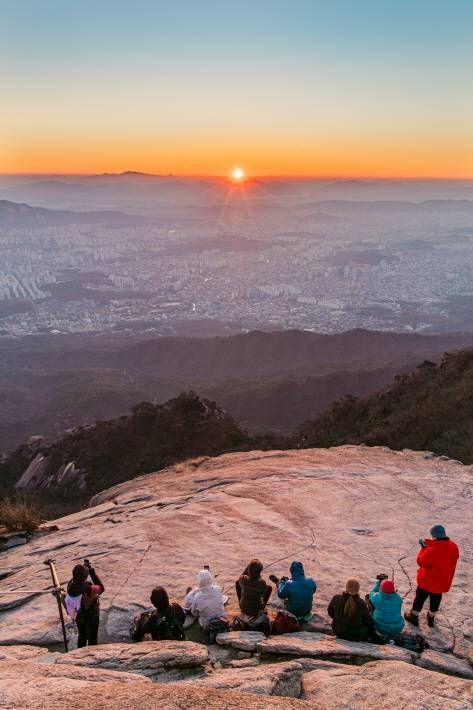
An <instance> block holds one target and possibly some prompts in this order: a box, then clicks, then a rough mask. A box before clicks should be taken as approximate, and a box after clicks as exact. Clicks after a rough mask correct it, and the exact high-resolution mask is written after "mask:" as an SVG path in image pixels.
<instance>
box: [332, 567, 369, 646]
mask: <svg viewBox="0 0 473 710" xmlns="http://www.w3.org/2000/svg"><path fill="white" fill-rule="evenodd" d="M327 611H328V614H329V616H330V618H331V619H332V629H333V632H334V634H335V635H336V636H337V637H338V638H341V639H346V640H347V641H368V640H369V639H370V637H371V635H372V631H373V628H374V627H373V619H372V618H371V614H370V612H369V609H368V607H367V605H366V602H365V601H364V600H363V599H361V597H360V583H359V582H358V580H357V579H353V578H350V579H348V580H347V583H346V587H345V591H344V592H343V594H336V595H335V596H334V597H333V599H332V600H331V602H330V604H329V605H328V609H327Z"/></svg>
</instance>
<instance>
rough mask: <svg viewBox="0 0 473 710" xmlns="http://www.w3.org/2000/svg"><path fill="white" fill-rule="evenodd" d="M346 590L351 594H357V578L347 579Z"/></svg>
mask: <svg viewBox="0 0 473 710" xmlns="http://www.w3.org/2000/svg"><path fill="white" fill-rule="evenodd" d="M346 591H347V594H351V595H355V594H358V593H359V591H360V583H359V581H358V580H357V579H353V577H350V579H347V585H346Z"/></svg>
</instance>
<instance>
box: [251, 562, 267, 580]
mask: <svg viewBox="0 0 473 710" xmlns="http://www.w3.org/2000/svg"><path fill="white" fill-rule="evenodd" d="M262 571H263V565H262V563H261V562H260V561H259V560H251V562H250V564H249V565H248V577H249V578H250V579H251V580H252V581H253V582H254V581H255V580H257V579H259V577H260V576H261V572H262Z"/></svg>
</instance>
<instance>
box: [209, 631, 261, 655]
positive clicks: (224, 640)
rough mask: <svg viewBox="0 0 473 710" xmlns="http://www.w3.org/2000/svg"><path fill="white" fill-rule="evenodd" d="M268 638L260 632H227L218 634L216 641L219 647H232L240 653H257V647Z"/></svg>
mask: <svg viewBox="0 0 473 710" xmlns="http://www.w3.org/2000/svg"><path fill="white" fill-rule="evenodd" d="M265 638H266V636H265V635H264V634H263V633H261V632H260V631H227V632H226V633H223V634H218V635H217V638H216V641H217V643H218V644H219V646H231V647H232V648H237V649H238V650H240V651H250V652H254V651H256V646H257V644H258V643H259V642H260V641H263V640H264V639H265Z"/></svg>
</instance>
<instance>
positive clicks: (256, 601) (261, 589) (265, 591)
mask: <svg viewBox="0 0 473 710" xmlns="http://www.w3.org/2000/svg"><path fill="white" fill-rule="evenodd" d="M262 571H263V565H262V563H261V562H260V561H259V560H251V562H250V564H249V565H248V567H247V568H246V569H245V570H244V572H243V574H242V575H240V577H239V578H238V580H237V581H236V582H235V589H236V593H237V597H238V603H239V605H240V609H241V611H242V612H243V614H245V615H246V616H247V617H248V618H251V619H253V618H257V617H259V616H260V614H261V613H262V612H263V611H264V609H265V607H266V604H267V603H268V600H269V597H270V596H271V593H272V591H273V590H272V588H271V587H270V585H269V584H267V582H266V581H265V580H264V579H263V578H262V576H261V572H262Z"/></svg>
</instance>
